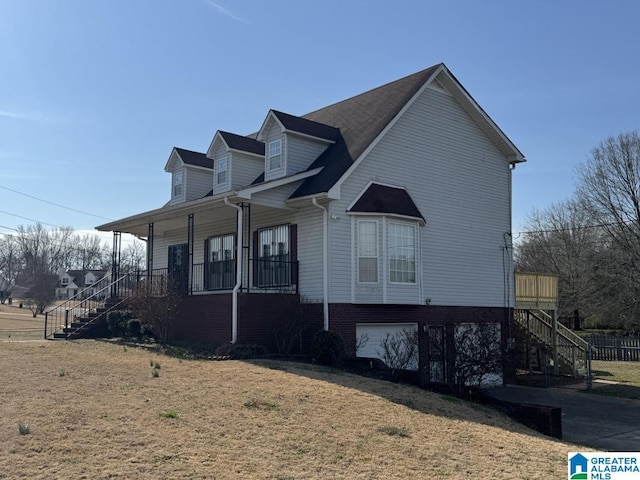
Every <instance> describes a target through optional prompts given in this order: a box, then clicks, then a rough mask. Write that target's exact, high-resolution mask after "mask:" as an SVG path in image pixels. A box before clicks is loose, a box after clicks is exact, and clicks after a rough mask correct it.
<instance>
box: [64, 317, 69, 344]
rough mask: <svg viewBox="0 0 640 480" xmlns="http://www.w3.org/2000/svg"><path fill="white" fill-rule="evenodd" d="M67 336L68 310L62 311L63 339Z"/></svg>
mask: <svg viewBox="0 0 640 480" xmlns="http://www.w3.org/2000/svg"><path fill="white" fill-rule="evenodd" d="M68 336H69V310H65V311H64V339H65V340H67V338H68Z"/></svg>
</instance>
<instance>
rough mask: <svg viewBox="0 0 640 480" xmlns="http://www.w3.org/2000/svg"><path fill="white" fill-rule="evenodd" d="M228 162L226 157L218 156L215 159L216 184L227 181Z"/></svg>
mask: <svg viewBox="0 0 640 480" xmlns="http://www.w3.org/2000/svg"><path fill="white" fill-rule="evenodd" d="M227 172H228V163H227V157H226V156H224V157H220V158H218V159H217V160H216V185H223V184H225V183H227V179H228V173H227Z"/></svg>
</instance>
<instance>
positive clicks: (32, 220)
mask: <svg viewBox="0 0 640 480" xmlns="http://www.w3.org/2000/svg"><path fill="white" fill-rule="evenodd" d="M0 213H4V214H5V215H11V216H12V217H18V218H22V219H24V220H29V221H30V222H36V223H41V224H43V225H49V226H50V227H55V228H60V229H63V228H66V227H61V226H60V225H54V224H53V223H47V222H41V221H40V220H36V219H34V218H29V217H23V216H22V215H17V214H15V213H9V212H5V211H4V210H0ZM11 230H15V228H12V229H11ZM16 231H17V230H16Z"/></svg>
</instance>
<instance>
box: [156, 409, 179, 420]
mask: <svg viewBox="0 0 640 480" xmlns="http://www.w3.org/2000/svg"><path fill="white" fill-rule="evenodd" d="M159 415H160V416H161V417H162V418H178V412H176V411H175V410H163V411H162V412H160V413H159Z"/></svg>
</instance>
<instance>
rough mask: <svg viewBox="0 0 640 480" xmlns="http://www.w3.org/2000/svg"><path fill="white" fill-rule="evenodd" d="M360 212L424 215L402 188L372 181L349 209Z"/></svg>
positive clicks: (418, 216)
mask: <svg viewBox="0 0 640 480" xmlns="http://www.w3.org/2000/svg"><path fill="white" fill-rule="evenodd" d="M349 211H350V212H360V213H395V214H397V215H405V216H407V217H413V218H421V219H422V220H424V217H423V216H422V214H421V213H420V210H418V207H417V206H416V204H415V203H414V201H413V199H412V198H411V196H410V195H409V193H408V192H407V191H406V190H405V189H404V188H398V187H390V186H388V185H380V184H378V183H372V184H371V185H369V188H367V190H366V191H365V192H364V193H363V194H362V195H361V196H360V198H359V199H358V201H357V202H356V203H355V204H354V205H353V207H351V208H350V209H349Z"/></svg>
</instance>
